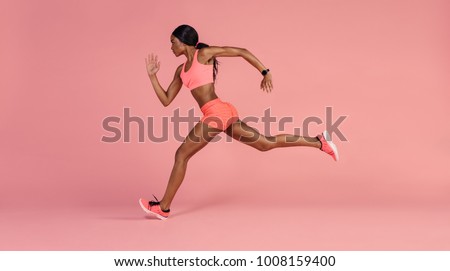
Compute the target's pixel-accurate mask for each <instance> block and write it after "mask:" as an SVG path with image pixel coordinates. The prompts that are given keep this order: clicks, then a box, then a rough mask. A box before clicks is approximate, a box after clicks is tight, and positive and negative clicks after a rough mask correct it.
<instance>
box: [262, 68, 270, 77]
mask: <svg viewBox="0 0 450 271" xmlns="http://www.w3.org/2000/svg"><path fill="white" fill-rule="evenodd" d="M268 72H270V70H269V69H267V70H262V72H261V74H262V75H263V76H266V74H267V73H268Z"/></svg>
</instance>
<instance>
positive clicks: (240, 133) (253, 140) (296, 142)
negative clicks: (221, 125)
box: [225, 120, 322, 151]
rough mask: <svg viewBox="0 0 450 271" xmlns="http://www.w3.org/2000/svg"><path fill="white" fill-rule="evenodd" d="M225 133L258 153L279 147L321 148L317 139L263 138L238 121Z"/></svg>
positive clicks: (286, 136)
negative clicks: (258, 151)
mask: <svg viewBox="0 0 450 271" xmlns="http://www.w3.org/2000/svg"><path fill="white" fill-rule="evenodd" d="M225 132H226V133H227V134H228V135H229V136H231V137H233V138H234V139H236V140H239V141H241V142H243V143H245V144H247V145H249V146H252V147H254V148H256V149H258V150H260V151H268V150H271V149H273V148H279V147H292V146H306V147H314V148H320V147H321V146H322V144H321V142H320V140H319V139H318V138H317V137H303V136H296V135H290V134H280V135H275V136H264V135H261V134H260V133H259V132H258V131H257V130H256V129H254V128H252V127H250V126H248V125H247V124H245V123H244V122H242V121H240V120H238V121H237V122H235V123H233V124H232V125H230V126H229V127H228V128H227V130H226V131H225Z"/></svg>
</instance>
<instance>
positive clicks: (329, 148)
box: [317, 130, 339, 161]
mask: <svg viewBox="0 0 450 271" xmlns="http://www.w3.org/2000/svg"><path fill="white" fill-rule="evenodd" d="M317 138H319V140H320V142H321V143H322V147H321V148H320V150H321V151H324V152H326V153H327V154H329V155H331V157H333V159H334V161H338V160H339V154H338V150H337V147H336V145H335V144H334V143H333V142H331V137H330V134H328V132H327V131H326V130H325V131H324V132H323V133H322V134H321V135H318V136H317Z"/></svg>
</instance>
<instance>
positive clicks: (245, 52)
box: [239, 48, 250, 57]
mask: <svg viewBox="0 0 450 271" xmlns="http://www.w3.org/2000/svg"><path fill="white" fill-rule="evenodd" d="M249 53H250V51H249V50H247V49H245V48H240V50H239V56H241V57H245V56H247V55H248V54H249Z"/></svg>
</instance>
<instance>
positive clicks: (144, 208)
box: [139, 199, 167, 220]
mask: <svg viewBox="0 0 450 271" xmlns="http://www.w3.org/2000/svg"><path fill="white" fill-rule="evenodd" d="M139 205H140V206H141V208H142V210H144V212H146V213H147V214H151V215H154V216H156V217H157V218H159V219H161V220H166V219H167V217H164V216H162V215H160V214H157V213H154V212H152V211H150V210H149V209H147V207H145V206H144V205H143V204H142V201H141V199H139Z"/></svg>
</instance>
